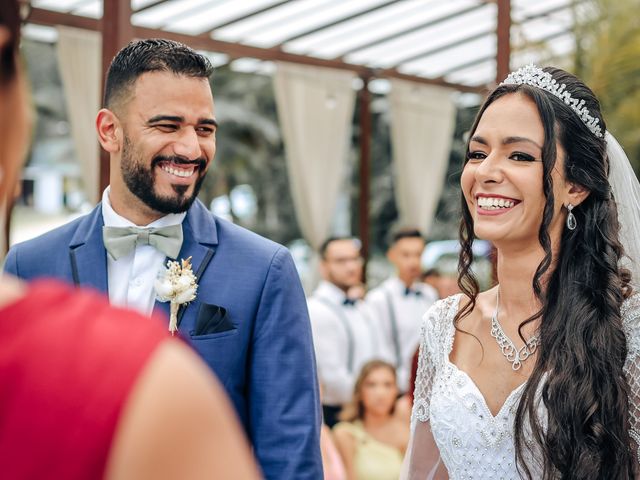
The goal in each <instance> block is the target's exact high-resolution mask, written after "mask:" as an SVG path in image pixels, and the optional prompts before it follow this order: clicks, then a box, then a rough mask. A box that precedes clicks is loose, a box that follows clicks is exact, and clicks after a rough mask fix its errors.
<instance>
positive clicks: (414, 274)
mask: <svg viewBox="0 0 640 480" xmlns="http://www.w3.org/2000/svg"><path fill="white" fill-rule="evenodd" d="M424 247H425V240H424V237H423V236H422V234H421V233H420V231H419V230H417V229H406V230H400V231H398V232H397V233H396V234H395V235H394V236H393V238H392V240H391V246H390V247H389V250H388V251H387V258H388V259H389V261H390V262H391V263H392V264H393V266H394V267H395V269H396V275H394V276H392V277H390V278H388V279H387V280H386V281H384V282H383V283H382V284H380V285H379V286H378V287H376V288H374V289H372V290H371V291H370V292H369V293H368V294H367V297H366V302H367V304H368V305H369V306H370V307H371V309H372V310H373V311H374V312H375V314H376V319H377V321H378V322H379V329H380V332H381V338H382V339H383V341H384V345H383V347H384V350H385V352H386V354H387V356H388V357H389V358H390V359H391V361H392V363H393V364H394V365H395V366H396V372H397V377H398V388H399V389H400V392H402V393H405V392H407V391H408V390H409V389H410V388H412V386H411V385H409V379H410V376H411V363H412V360H413V356H414V354H415V351H416V349H417V348H418V344H419V341H420V323H421V319H422V316H423V315H424V313H425V312H426V311H427V309H428V308H429V307H430V306H431V304H433V303H434V302H435V301H436V300H437V299H438V294H437V292H436V290H435V289H434V288H433V287H430V286H429V285H426V284H424V283H422V282H421V281H420V274H421V263H420V259H421V257H422V252H423V250H424Z"/></svg>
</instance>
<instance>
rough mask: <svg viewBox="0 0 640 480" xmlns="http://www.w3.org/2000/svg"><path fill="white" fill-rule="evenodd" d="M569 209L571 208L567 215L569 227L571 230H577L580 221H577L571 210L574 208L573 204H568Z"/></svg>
mask: <svg viewBox="0 0 640 480" xmlns="http://www.w3.org/2000/svg"><path fill="white" fill-rule="evenodd" d="M567 210H569V214H568V215H567V228H568V229H569V230H575V229H576V227H577V226H578V222H577V221H576V217H575V215H574V214H573V212H572V211H571V210H573V205H571V204H568V205H567Z"/></svg>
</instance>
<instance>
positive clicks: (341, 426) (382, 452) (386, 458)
mask: <svg viewBox="0 0 640 480" xmlns="http://www.w3.org/2000/svg"><path fill="white" fill-rule="evenodd" d="M333 429H334V430H335V431H338V430H344V431H347V432H349V433H351V435H353V437H354V438H355V440H356V454H355V458H354V470H355V473H356V478H357V479H358V480H398V478H399V477H400V470H401V468H402V460H403V455H402V453H401V452H400V450H398V449H397V448H395V447H392V446H391V445H388V444H386V443H382V442H380V441H379V440H376V439H375V438H373V437H372V436H371V435H369V434H368V433H367V432H366V430H365V429H364V426H363V425H362V422H361V421H360V420H356V421H355V422H340V423H338V424H337V425H336V426H335V427H333Z"/></svg>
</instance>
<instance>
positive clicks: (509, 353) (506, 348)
mask: <svg viewBox="0 0 640 480" xmlns="http://www.w3.org/2000/svg"><path fill="white" fill-rule="evenodd" d="M499 305H500V287H498V293H497V295H496V309H495V311H494V312H493V317H491V336H492V337H493V338H495V339H496V342H497V343H498V346H499V347H500V350H501V351H502V355H504V358H506V359H507V361H508V362H509V363H510V364H511V368H512V369H513V370H520V368H521V367H522V363H523V362H524V361H525V360H526V359H527V358H529V357H530V356H531V355H533V354H534V353H535V351H536V350H537V349H538V346H539V345H540V337H539V336H538V335H537V334H536V335H534V336H532V337H531V338H530V339H529V340H527V341H526V342H525V344H524V345H523V346H522V347H521V348H517V347H516V346H515V344H514V343H513V341H512V340H511V339H510V338H509V337H508V336H507V334H506V333H504V330H503V329H502V325H500V322H499V321H498V311H499Z"/></svg>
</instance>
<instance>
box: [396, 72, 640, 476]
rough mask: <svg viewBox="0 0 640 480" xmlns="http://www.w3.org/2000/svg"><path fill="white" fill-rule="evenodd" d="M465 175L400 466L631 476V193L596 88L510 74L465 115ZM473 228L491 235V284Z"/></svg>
mask: <svg viewBox="0 0 640 480" xmlns="http://www.w3.org/2000/svg"><path fill="white" fill-rule="evenodd" d="M461 187H462V196H463V199H462V211H463V215H462V223H461V227H460V236H461V239H460V240H461V244H462V253H461V255H460V260H459V271H460V278H459V284H460V287H461V288H462V290H463V292H464V293H463V294H460V295H457V296H453V297H449V298H447V299H445V300H442V301H440V302H438V303H437V304H435V305H434V306H433V307H432V308H431V309H430V310H429V311H428V312H427V314H426V315H425V320H424V324H423V330H422V340H421V350H420V359H419V368H418V378H417V381H416V391H415V402H414V407H413V415H412V440H411V445H410V450H409V451H408V453H407V456H406V458H405V470H404V475H403V478H408V479H420V480H424V479H432V478H433V479H440V478H451V479H466V478H473V479H483V478H487V479H488V478H505V479H514V478H528V479H555V478H562V479H605V478H606V479H625V478H633V477H634V474H637V471H638V441H640V425H639V424H640V378H639V377H638V366H639V365H640V295H633V288H632V285H631V284H632V283H633V280H638V278H635V279H634V278H632V275H631V272H634V271H637V268H636V265H635V263H634V262H633V261H632V260H631V259H634V258H639V259H640V257H636V256H635V255H636V254H637V250H638V246H637V245H636V244H635V242H640V237H636V236H635V235H633V232H634V231H639V230H634V227H635V228H638V224H637V223H636V224H633V223H632V222H633V221H635V222H638V219H637V218H636V217H637V216H638V215H640V203H638V199H639V198H640V196H639V195H638V190H639V187H638V184H637V181H636V180H635V176H634V174H633V171H632V170H631V167H630V165H629V163H628V160H627V158H626V156H625V155H624V152H623V151H622V149H621V148H620V146H619V145H618V144H617V142H616V141H615V139H614V138H613V137H612V136H611V135H610V134H609V133H606V127H605V124H604V120H603V118H602V115H601V112H600V106H599V103H598V100H597V99H596V97H595V96H594V94H593V92H591V90H590V89H589V88H588V87H587V86H586V85H584V83H582V82H581V81H580V80H579V79H577V78H576V77H574V76H573V75H571V74H568V73H567V72H564V71H562V70H559V69H555V68H545V69H544V70H542V69H539V68H537V67H535V66H528V67H524V68H522V69H520V70H518V71H516V72H514V73H512V74H511V75H509V77H508V78H507V80H505V82H503V83H502V84H501V85H499V86H498V87H497V88H496V89H495V90H494V91H493V92H492V93H491V95H490V96H489V98H488V99H487V100H486V102H485V103H484V105H483V106H482V107H481V109H480V111H479V113H478V116H477V119H476V121H475V123H474V125H473V127H472V129H471V133H470V138H469V143H468V153H467V160H466V162H465V165H464V170H463V172H462V178H461ZM619 225H623V226H624V228H623V230H621V231H620V228H619ZM475 237H478V238H482V239H486V240H489V241H491V242H492V243H493V244H494V246H495V247H496V250H497V274H498V279H499V282H500V283H499V285H497V286H495V287H494V288H492V289H490V290H487V291H485V292H479V288H478V284H477V282H476V280H475V278H474V275H473V270H472V251H471V246H472V243H473V239H474V238H475ZM623 245H624V248H623ZM625 253H626V254H627V255H628V256H629V257H630V258H628V257H625V256H624V254H625ZM623 265H624V266H623Z"/></svg>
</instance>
